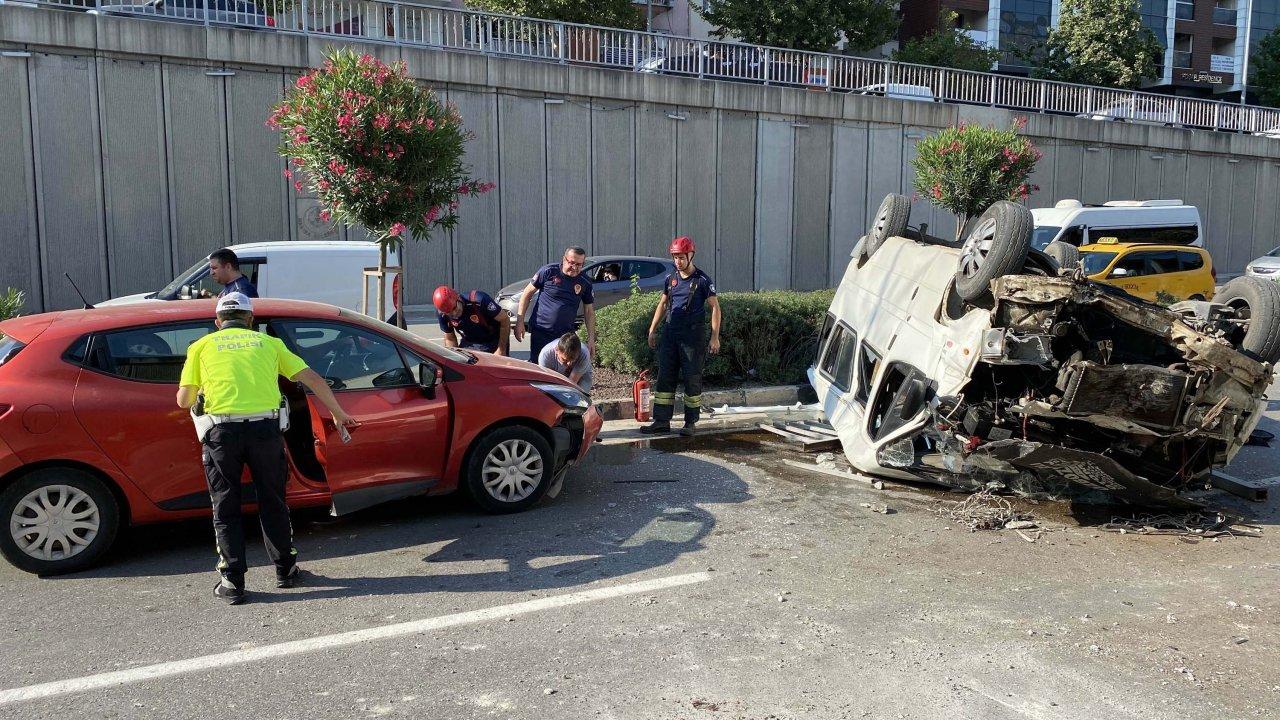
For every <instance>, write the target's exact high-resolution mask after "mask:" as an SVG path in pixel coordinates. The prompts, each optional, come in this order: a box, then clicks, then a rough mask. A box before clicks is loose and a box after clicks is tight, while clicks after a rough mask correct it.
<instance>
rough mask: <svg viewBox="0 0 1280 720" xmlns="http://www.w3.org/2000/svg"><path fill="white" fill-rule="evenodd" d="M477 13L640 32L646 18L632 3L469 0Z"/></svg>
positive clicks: (621, 0) (628, 0) (612, 0)
mask: <svg viewBox="0 0 1280 720" xmlns="http://www.w3.org/2000/svg"><path fill="white" fill-rule="evenodd" d="M467 5H468V6H469V7H473V8H475V9H477V10H483V11H485V12H491V13H501V14H503V15H522V16H524V17H536V18H544V19H546V20H560V21H562V22H572V23H582V24H585V25H603V26H604V27H616V28H627V29H630V30H638V29H642V28H643V27H644V17H643V16H642V15H641V14H640V11H639V10H638V9H637V8H636V6H635V5H634V4H632V2H631V0H467Z"/></svg>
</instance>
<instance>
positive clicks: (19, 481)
mask: <svg viewBox="0 0 1280 720" xmlns="http://www.w3.org/2000/svg"><path fill="white" fill-rule="evenodd" d="M254 307H255V310H256V316H255V317H256V319H257V322H258V324H259V328H260V329H261V330H263V331H264V332H267V333H270V334H272V335H275V336H277V337H279V338H280V339H281V340H283V341H284V343H285V345H286V346H288V347H289V348H290V349H291V350H293V351H294V352H296V353H297V354H298V355H300V356H301V357H302V358H303V359H304V360H306V361H307V364H308V365H309V366H310V367H311V368H312V369H314V370H315V371H316V372H318V373H320V374H321V375H322V376H324V378H325V380H326V381H327V382H328V383H329V385H330V387H332V388H333V391H334V393H335V394H337V396H338V398H339V400H340V401H341V402H342V405H343V407H344V408H345V409H346V410H347V411H348V412H349V413H350V414H351V415H353V416H354V417H356V418H357V419H358V420H360V422H361V423H362V425H361V427H360V428H358V429H357V430H355V431H353V432H352V433H351V438H352V439H351V441H350V442H349V443H343V442H341V441H340V440H339V439H338V431H337V429H336V428H335V427H334V425H333V423H332V418H331V417H330V415H329V413H328V411H327V410H326V409H325V408H324V406H323V405H321V404H320V403H317V402H316V401H315V400H314V398H313V397H312V396H310V395H309V394H307V393H305V392H304V390H303V389H302V388H301V386H300V385H299V384H296V383H289V382H286V381H283V380H282V381H281V390H282V392H283V394H284V395H285V398H286V399H287V400H288V407H289V417H290V423H291V427H290V428H289V430H288V432H287V433H286V434H285V440H286V447H287V455H288V461H289V470H290V472H289V481H288V486H287V494H288V500H289V504H290V506H291V507H295V508H298V507H311V506H325V505H330V506H331V507H332V511H333V512H334V513H335V514H343V513H349V512H353V511H356V510H360V509H362V508H365V507H368V506H370V505H374V504H377V503H383V502H390V501H393V500H397V499H401V498H405V497H409V496H414V495H424V494H425V495H442V494H445V493H450V492H453V491H455V490H458V489H462V490H464V491H465V492H466V493H467V495H469V496H470V497H471V499H472V500H474V501H475V502H476V503H477V504H478V505H479V506H481V507H482V508H484V509H485V510H488V511H490V512H499V513H504V512H514V511H519V510H523V509H525V508H528V507H529V506H531V505H532V504H534V503H536V502H538V500H539V499H541V498H542V497H543V496H544V495H546V494H547V493H548V492H549V491H551V492H552V495H553V496H554V494H555V493H556V492H558V491H559V487H560V484H561V483H562V482H563V478H564V476H565V474H566V472H567V470H568V468H569V467H570V466H572V465H574V464H576V463H577V462H579V461H581V460H582V458H583V457H584V456H585V455H586V453H587V451H588V449H589V448H590V447H591V443H592V442H593V441H594V439H595V437H596V435H597V434H598V433H599V431H600V428H601V425H602V422H601V419H600V415H599V414H598V413H597V412H596V411H595V409H594V408H593V407H591V406H590V404H589V402H588V400H587V398H586V397H585V396H584V395H583V393H582V392H580V391H579V390H578V389H577V388H576V387H574V386H572V385H571V384H569V383H567V382H565V379H564V378H563V377H562V376H560V375H558V374H556V373H553V372H551V371H549V370H545V369H543V368H540V367H538V366H536V365H532V364H530V363H526V362H522V361H519V360H511V359H509V358H502V357H495V356H493V355H490V354H488V353H474V354H473V353H470V352H465V351H458V350H453V349H449V348H445V347H443V346H442V345H439V344H436V343H433V342H431V341H428V340H425V339H423V338H421V337H418V336H417V335H413V334H411V333H408V332H405V331H402V330H399V329H398V328H395V327H392V326H390V325H387V324H385V323H379V322H377V321H375V320H372V319H370V318H367V317H365V316H363V315H360V314H358V313H354V312H351V311H349V310H344V309H340V308H337V307H334V306H332V305H322V304H319V303H308V302H297V301H288V300H261V301H259V302H256V303H254ZM212 329H213V302H212V301H202V302H186V303H149V304H137V305H122V306H118V307H109V308H97V309H92V310H68V311H62V312H56V313H45V314H40V315H29V316H25V317H20V318H16V319H13V320H9V321H6V322H3V323H0V400H3V404H0V518H3V519H4V525H3V528H4V529H3V530H0V552H2V553H3V554H4V556H5V557H6V558H7V559H8V560H9V561H10V562H11V563H13V564H14V565H16V566H18V567H20V568H22V569H24V570H27V571H29V572H36V573H41V574H54V573H61V572H71V571H75V570H80V569H83V568H86V567H89V566H91V565H93V564H95V563H97V562H98V561H99V560H101V558H102V556H103V553H105V552H106V551H107V549H108V548H109V547H110V546H111V544H112V542H113V541H114V539H115V537H116V534H117V532H118V531H119V529H120V527H121V526H122V525H125V524H134V525H139V524H145V523H157V522H165V521H169V520H178V519H182V518H190V517H197V516H203V515H208V513H209V493H208V489H207V487H206V486H205V480H204V473H203V468H202V465H201V461H200V453H201V451H200V445H199V443H198V442H197V440H196V433H195V430H194V428H193V425H192V422H191V418H190V416H189V415H188V414H187V412H186V411H184V410H182V409H180V408H178V406H177V405H176V404H175V403H174V397H175V395H176V394H177V383H178V378H179V375H180V372H181V369H182V365H183V362H184V360H185V358H186V352H187V348H188V347H189V346H190V344H191V343H192V342H194V341H196V340H197V339H199V338H201V337H203V336H204V335H205V334H207V333H208V332H210V331H211V330H212Z"/></svg>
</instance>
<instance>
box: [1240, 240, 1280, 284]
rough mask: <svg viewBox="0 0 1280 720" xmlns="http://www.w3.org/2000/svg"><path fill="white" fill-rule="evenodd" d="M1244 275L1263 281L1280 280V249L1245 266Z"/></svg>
mask: <svg viewBox="0 0 1280 720" xmlns="http://www.w3.org/2000/svg"><path fill="white" fill-rule="evenodd" d="M1244 274H1245V275H1248V276H1251V277H1259V278H1262V279H1263V280H1280V247H1278V248H1276V249H1275V250H1272V251H1271V252H1269V253H1267V254H1266V255H1263V256H1262V257H1260V258H1257V259H1255V260H1253V261H1252V262H1250V263H1249V264H1248V265H1247V266H1245V269H1244Z"/></svg>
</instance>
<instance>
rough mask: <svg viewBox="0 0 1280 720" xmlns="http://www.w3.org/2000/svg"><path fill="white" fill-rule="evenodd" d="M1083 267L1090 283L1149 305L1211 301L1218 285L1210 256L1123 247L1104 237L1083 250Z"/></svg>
mask: <svg viewBox="0 0 1280 720" xmlns="http://www.w3.org/2000/svg"><path fill="white" fill-rule="evenodd" d="M1080 264H1081V267H1082V268H1084V274H1085V275H1086V276H1087V277H1088V278H1089V279H1090V280H1094V281H1096V282H1100V283H1104V284H1106V285H1112V286H1115V287H1118V288H1120V289H1121V290H1124V291H1125V292H1127V293H1129V294H1130V295H1133V296H1134V297H1139V298H1142V299H1143V300H1147V301H1150V302H1155V301H1156V300H1157V299H1159V296H1160V295H1161V294H1164V295H1167V296H1169V297H1172V298H1174V299H1175V300H1211V299H1213V289H1214V287H1215V286H1216V285H1217V282H1218V272H1217V270H1216V269H1214V267H1213V258H1212V257H1210V256H1209V252H1208V251H1207V250H1205V249H1204V248H1199V247H1190V246H1185V245H1151V244H1145V243H1122V242H1117V241H1116V240H1115V238H1111V237H1104V238H1099V239H1098V242H1097V243H1095V244H1092V245H1085V246H1084V247H1082V248H1080Z"/></svg>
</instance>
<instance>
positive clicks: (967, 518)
mask: <svg viewBox="0 0 1280 720" xmlns="http://www.w3.org/2000/svg"><path fill="white" fill-rule="evenodd" d="M948 505H949V507H941V508H938V509H937V510H936V511H935V512H936V513H937V514H938V515H939V516H940V517H945V518H947V519H949V520H954V521H956V522H958V523H960V524H962V525H964V526H965V527H967V528H969V531H970V532H976V531H978V530H1000V529H1002V528H1004V527H1005V526H1006V525H1008V524H1009V523H1013V522H1018V521H1028V520H1031V519H1032V517H1031V515H1029V514H1027V513H1022V512H1018V511H1016V510H1014V509H1013V505H1011V504H1010V503H1009V501H1008V500H1006V499H1004V498H1002V497H1000V496H999V495H996V494H995V493H993V492H992V491H991V488H983V489H981V490H979V491H978V492H976V493H974V494H972V495H970V496H969V497H967V498H965V499H964V500H961V501H959V502H953V503H948ZM1011 529H1012V528H1011ZM1031 542H1034V540H1032V541H1031Z"/></svg>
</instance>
